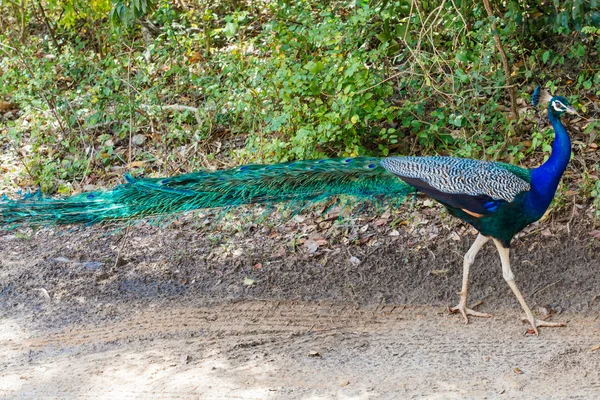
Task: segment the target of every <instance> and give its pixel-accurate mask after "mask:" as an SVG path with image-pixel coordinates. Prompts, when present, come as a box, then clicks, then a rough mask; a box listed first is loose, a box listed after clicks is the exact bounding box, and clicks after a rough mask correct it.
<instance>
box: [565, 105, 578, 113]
mask: <svg viewBox="0 0 600 400" xmlns="http://www.w3.org/2000/svg"><path fill="white" fill-rule="evenodd" d="M566 112H567V114H572V115H579V113H578V112H577V110H575V109H574V108H573V107H571V106H568V107H567V111H566Z"/></svg>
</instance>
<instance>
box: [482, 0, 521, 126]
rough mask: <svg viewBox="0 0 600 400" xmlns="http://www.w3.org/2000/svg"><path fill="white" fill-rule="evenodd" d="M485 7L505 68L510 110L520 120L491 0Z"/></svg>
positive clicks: (484, 2) (484, 1)
mask: <svg viewBox="0 0 600 400" xmlns="http://www.w3.org/2000/svg"><path fill="white" fill-rule="evenodd" d="M483 5H484V6H485V10H486V11H487V14H488V17H489V18H490V19H491V20H492V32H493V34H494V41H495V42H496V48H497V49H498V53H500V58H501V59H502V66H503V68H504V77H505V79H506V83H507V85H508V86H509V87H508V94H509V96H510V109H511V111H512V113H513V116H514V118H515V119H518V118H519V110H518V108H517V95H516V93H515V88H514V86H512V85H511V81H512V78H511V71H510V66H509V65H508V58H506V52H505V51H504V46H503V45H502V41H501V40H500V35H498V33H497V30H498V24H496V21H495V20H494V11H493V10H492V6H491V5H490V0H483Z"/></svg>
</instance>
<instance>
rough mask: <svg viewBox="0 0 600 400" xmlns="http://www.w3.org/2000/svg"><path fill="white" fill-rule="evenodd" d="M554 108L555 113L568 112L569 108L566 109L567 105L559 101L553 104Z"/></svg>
mask: <svg viewBox="0 0 600 400" xmlns="http://www.w3.org/2000/svg"><path fill="white" fill-rule="evenodd" d="M552 107H553V108H554V110H555V111H566V110H567V107H565V105H564V104H563V103H561V102H560V101H558V100H555V101H554V102H552Z"/></svg>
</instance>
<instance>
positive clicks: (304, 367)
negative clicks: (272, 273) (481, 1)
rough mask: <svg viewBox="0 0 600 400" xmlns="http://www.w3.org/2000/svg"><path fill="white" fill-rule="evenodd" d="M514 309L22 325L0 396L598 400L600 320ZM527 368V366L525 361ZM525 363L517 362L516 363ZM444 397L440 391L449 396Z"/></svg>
mask: <svg viewBox="0 0 600 400" xmlns="http://www.w3.org/2000/svg"><path fill="white" fill-rule="evenodd" d="M518 316H519V313H518V312H516V311H500V312H499V313H497V315H496V317H494V318H493V319H489V320H476V321H473V323H472V324H470V325H468V326H465V325H463V324H462V323H460V318H458V317H456V316H448V315H446V314H445V313H444V312H442V310H440V309H438V308H432V307H394V306H385V307H370V308H363V307H361V308H357V307H356V306H355V305H351V304H340V303H326V302H321V303H307V302H293V301H285V302H276V301H248V302H237V303H233V304H232V303H221V304H216V305H213V306H206V307H191V306H190V307H182V306H174V307H163V308H161V309H155V310H147V311H144V312H139V313H136V314H135V315H126V314H125V315H123V316H121V318H118V320H116V321H115V320H108V321H106V322H103V323H99V324H96V325H93V326H91V325H70V326H67V327H65V328H64V329H60V330H51V331H47V330H44V329H32V328H29V330H27V329H24V328H19V326H23V324H21V325H20V324H19V321H18V320H13V321H12V322H10V323H11V324H12V329H11V332H13V333H14V332H21V333H20V335H15V334H13V336H12V337H10V338H9V337H8V336H6V335H5V336H2V335H0V339H2V340H0V352H2V354H5V355H7V359H6V361H5V362H4V365H3V367H2V368H1V369H0V397H2V398H13V397H19V396H20V397H24V398H27V397H32V398H126V399H129V398H173V399H180V398H203V399H204V398H206V399H232V398H243V399H254V398H256V399H264V398H272V399H304V398H307V397H310V398H316V399H320V398H338V397H344V396H345V397H352V398H357V399H363V398H364V399H370V398H398V396H400V397H402V398H410V397H411V396H412V397H414V396H416V397H418V398H449V399H451V398H496V397H499V396H502V398H593V396H594V394H597V393H600V375H599V374H600V372H599V371H600V354H599V352H592V351H591V347H592V346H593V345H594V344H598V343H600V322H599V321H598V320H594V319H593V318H583V317H580V316H576V315H570V314H565V315H562V316H561V320H567V321H568V322H569V326H568V327H566V328H563V329H545V330H543V331H542V332H541V336H540V337H532V336H525V335H523V333H524V332H525V329H526V327H525V325H520V323H519V322H518ZM515 368H518V369H515ZM515 371H516V372H515ZM440 396H441V397H440Z"/></svg>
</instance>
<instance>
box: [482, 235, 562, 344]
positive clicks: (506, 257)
mask: <svg viewBox="0 0 600 400" xmlns="http://www.w3.org/2000/svg"><path fill="white" fill-rule="evenodd" d="M494 243H495V244H496V247H497V248H498V252H499V253H500V260H501V261H502V276H503V277H504V280H505V281H506V283H508V286H510V288H511V290H512V291H513V293H514V294H515V296H516V297H517V300H519V303H521V307H522V308H523V311H525V315H526V316H527V317H526V318H523V320H524V321H528V322H529V323H530V324H531V328H532V329H533V331H534V332H535V334H536V335H539V334H540V333H539V332H538V329H537V328H539V327H540V326H548V327H558V326H565V324H563V323H560V322H547V321H542V320H539V319H536V318H535V317H534V316H533V313H532V312H531V309H530V308H529V306H528V305H527V303H526V302H525V298H524V297H523V295H522V294H521V291H520V290H519V288H518V287H517V284H516V283H515V275H514V274H513V272H512V270H511V269H510V249H509V248H506V247H504V246H503V245H502V243H500V242H499V241H498V240H496V239H494Z"/></svg>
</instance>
